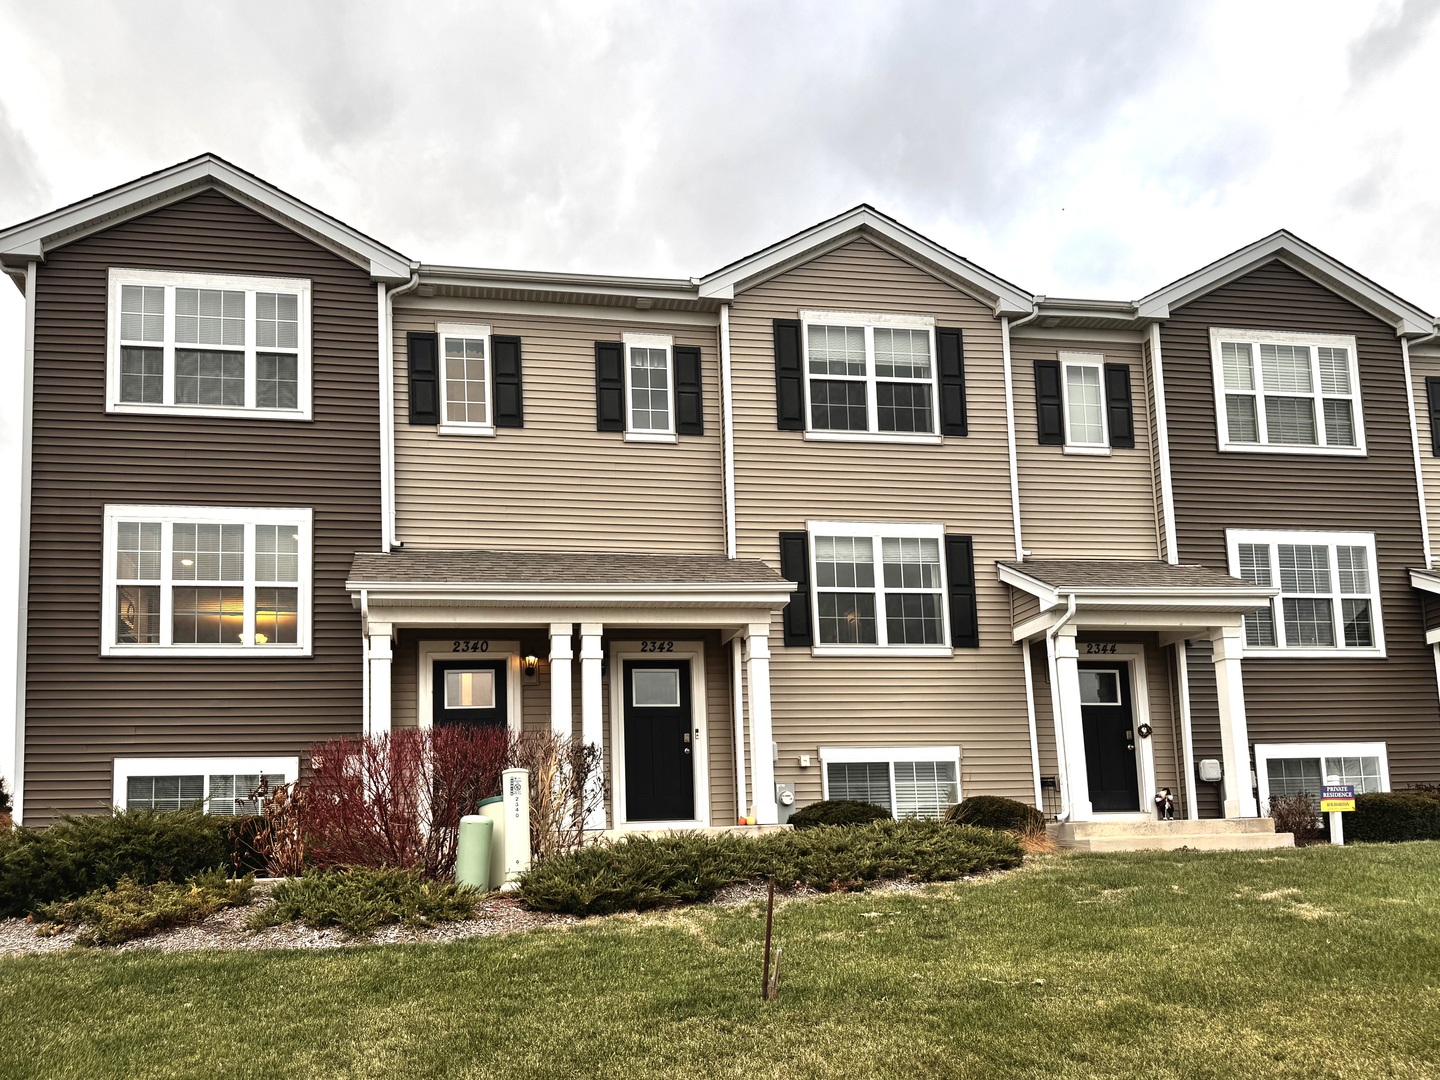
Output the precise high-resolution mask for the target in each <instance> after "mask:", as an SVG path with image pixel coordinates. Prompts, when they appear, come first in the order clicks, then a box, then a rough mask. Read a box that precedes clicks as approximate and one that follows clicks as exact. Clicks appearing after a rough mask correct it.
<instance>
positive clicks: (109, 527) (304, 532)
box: [100, 505, 314, 657]
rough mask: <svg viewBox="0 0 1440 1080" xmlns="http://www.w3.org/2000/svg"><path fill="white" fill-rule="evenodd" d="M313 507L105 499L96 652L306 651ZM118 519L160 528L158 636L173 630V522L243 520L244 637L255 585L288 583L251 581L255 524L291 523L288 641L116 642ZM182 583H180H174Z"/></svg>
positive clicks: (251, 626) (250, 623) (251, 620)
mask: <svg viewBox="0 0 1440 1080" xmlns="http://www.w3.org/2000/svg"><path fill="white" fill-rule="evenodd" d="M313 516H314V515H313V513H312V511H311V510H310V509H309V508H308V507H293V508H287V509H278V508H272V507H263V508H262V507H228V506H227V507H216V506H132V505H107V506H106V507H105V539H104V554H103V558H104V560H105V563H104V569H103V572H102V581H103V585H102V592H101V606H100V655H101V656H228V657H242V656H243V657H277V656H288V657H296V656H309V655H310V650H311V641H312V622H313V619H312V608H313V604H312V597H311V593H312V589H313V584H312V581H313V578H312V567H313V565H314V523H313ZM121 521H158V522H160V523H161V525H162V528H161V530H160V580H159V581H156V582H153V583H151V584H154V585H157V586H159V588H160V628H161V635H162V637H165V636H169V635H170V634H171V633H172V632H173V627H172V616H171V611H172V604H173V600H172V595H173V589H174V587H175V585H176V582H175V581H174V579H173V576H172V574H173V565H172V559H173V555H172V552H173V546H172V545H173V539H172V538H173V530H172V529H171V528H170V526H171V525H173V524H174V523H176V522H180V523H184V524H189V523H191V522H194V523H196V524H203V525H212V524H219V525H243V526H244V527H245V577H244V581H243V583H242V582H236V583H235V584H239V585H241V586H242V588H243V589H244V591H245V628H244V630H243V633H244V634H245V636H246V638H247V640H248V639H249V638H251V636H252V635H253V634H254V632H255V589H256V588H257V586H258V587H260V588H270V587H272V585H273V586H275V587H278V588H290V587H291V586H290V584H289V583H287V582H276V583H272V582H257V581H256V580H255V526H257V525H293V526H295V527H296V528H298V529H299V530H300V537H299V540H300V560H299V580H298V581H296V582H295V584H294V588H295V590H296V601H297V603H296V618H297V620H298V622H299V626H298V627H297V633H296V637H297V638H298V641H297V642H296V643H295V644H294V645H253V644H237V645H166V644H122V643H120V642H117V641H116V640H115V629H116V617H117V616H116V610H115V592H116V574H115V551H116V547H117V540H118V530H117V526H118V523H119V522H121ZM179 584H180V585H181V586H182V587H184V585H185V583H184V582H180V583H179Z"/></svg>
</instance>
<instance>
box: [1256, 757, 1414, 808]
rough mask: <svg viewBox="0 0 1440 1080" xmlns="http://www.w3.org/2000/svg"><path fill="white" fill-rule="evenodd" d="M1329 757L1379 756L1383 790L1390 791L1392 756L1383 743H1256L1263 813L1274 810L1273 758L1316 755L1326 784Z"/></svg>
mask: <svg viewBox="0 0 1440 1080" xmlns="http://www.w3.org/2000/svg"><path fill="white" fill-rule="evenodd" d="M1327 757H1378V758H1379V759H1380V790H1381V791H1389V790H1390V756H1389V751H1388V749H1387V746H1386V744H1385V743H1383V742H1357V743H1349V742H1311V743H1256V744H1255V780H1256V787H1257V788H1258V790H1259V796H1260V813H1262V814H1268V813H1269V812H1270V768H1269V764H1270V761H1271V759H1272V758H1315V759H1317V760H1319V762H1320V779H1321V783H1325V782H1326V780H1327V779H1328V778H1327V777H1326V776H1325V759H1326V758H1327ZM1316 794H1317V795H1318V794H1319V792H1318V791H1317V792H1316Z"/></svg>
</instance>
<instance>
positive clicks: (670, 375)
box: [624, 334, 675, 442]
mask: <svg viewBox="0 0 1440 1080" xmlns="http://www.w3.org/2000/svg"><path fill="white" fill-rule="evenodd" d="M624 343H625V409H626V419H625V438H626V440H627V441H629V442H674V441H675V364H674V339H673V338H671V337H670V335H668V334H625V335H624Z"/></svg>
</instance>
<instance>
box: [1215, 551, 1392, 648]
mask: <svg viewBox="0 0 1440 1080" xmlns="http://www.w3.org/2000/svg"><path fill="white" fill-rule="evenodd" d="M1241 544H1268V545H1269V546H1270V549H1271V559H1270V574H1271V584H1272V585H1273V586H1275V587H1276V588H1279V587H1280V571H1279V559H1280V553H1279V551H1278V545H1280V544H1313V545H1317V546H1319V545H1322V544H1323V545H1326V546H1328V547H1329V548H1330V549H1331V550H1332V551H1333V550H1334V549H1335V548H1336V547H1363V548H1365V550H1366V554H1367V557H1368V559H1369V566H1368V567H1367V570H1368V573H1369V578H1370V591H1369V593H1367V594H1366V596H1367V598H1368V599H1369V601H1370V620H1371V623H1372V625H1373V627H1374V630H1375V644H1374V645H1373V646H1370V647H1369V648H1347V647H1346V646H1344V645H1340V644H1337V645H1334V646H1332V647H1331V648H1328V649H1320V648H1311V647H1306V648H1291V647H1289V646H1285V645H1275V646H1264V645H1251V644H1248V643H1246V644H1245V645H1244V646H1243V647H1242V651H1241V655H1242V656H1248V657H1255V658H1256V659H1261V658H1264V657H1267V656H1290V657H1298V658H1301V659H1318V658H1321V657H1325V658H1328V659H1332V660H1333V659H1336V658H1337V657H1347V658H1363V659H1384V658H1385V626H1384V618H1383V616H1382V612H1381V594H1380V562H1379V559H1378V558H1377V557H1376V554H1375V534H1374V533H1368V532H1329V531H1326V530H1322V529H1226V530H1225V551H1226V557H1227V558H1228V559H1229V563H1230V575H1231V576H1232V577H1239V576H1240V545H1241ZM1339 572H1340V569H1339V567H1338V566H1336V565H1335V560H1334V559H1331V560H1330V579H1331V583H1332V584H1333V585H1334V591H1333V592H1331V593H1330V594H1329V597H1330V601H1331V605H1330V610H1331V618H1332V619H1333V621H1334V625H1335V640H1336V641H1337V642H1342V641H1344V640H1345V633H1344V624H1343V621H1342V619H1343V617H1342V615H1341V604H1340V601H1341V600H1342V599H1352V600H1353V599H1359V597H1356V596H1350V597H1345V596H1344V595H1343V594H1342V593H1341V592H1340V578H1339ZM1301 595H1304V594H1301ZM1316 595H1319V594H1316ZM1283 600H1284V594H1283V593H1277V594H1276V595H1275V596H1274V597H1273V598H1272V599H1271V601H1270V611H1271V618H1272V619H1273V620H1274V622H1275V640H1276V641H1280V640H1281V639H1283V638H1284V636H1285V613H1284V607H1283V603H1282V602H1283Z"/></svg>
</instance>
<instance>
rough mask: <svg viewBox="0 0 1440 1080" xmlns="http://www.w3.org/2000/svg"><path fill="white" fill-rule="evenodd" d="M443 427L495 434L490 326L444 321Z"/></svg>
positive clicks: (464, 432) (451, 430) (465, 432)
mask: <svg viewBox="0 0 1440 1080" xmlns="http://www.w3.org/2000/svg"><path fill="white" fill-rule="evenodd" d="M436 329H437V331H438V332H439V335H440V364H441V371H440V431H441V432H442V433H443V434H446V435H493V434H495V423H494V420H493V419H492V418H491V413H490V327H488V326H481V325H475V324H468V323H441V324H440V325H439V326H438V327H436Z"/></svg>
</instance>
